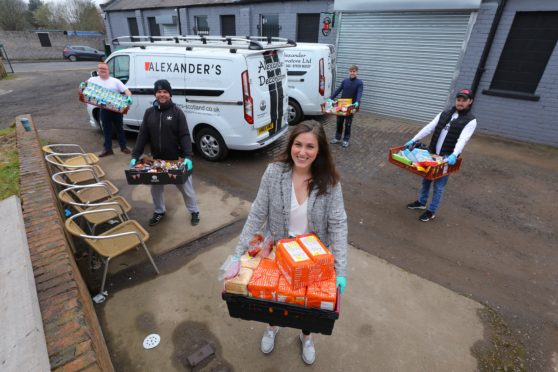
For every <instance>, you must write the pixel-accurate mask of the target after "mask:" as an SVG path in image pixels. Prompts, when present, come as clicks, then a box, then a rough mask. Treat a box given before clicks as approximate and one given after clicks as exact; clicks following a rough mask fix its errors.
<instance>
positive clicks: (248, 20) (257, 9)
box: [105, 0, 336, 44]
mask: <svg viewBox="0 0 558 372" xmlns="http://www.w3.org/2000/svg"><path fill="white" fill-rule="evenodd" d="M326 12H333V0H317V1H304V2H303V1H284V2H264V3H261V4H258V3H254V4H243V5H220V6H196V7H182V8H178V9H175V8H157V9H149V10H136V11H135V12H134V11H109V12H107V13H106V14H107V15H106V17H105V19H106V23H108V24H109V25H108V26H107V30H109V29H110V34H111V39H112V38H116V37H118V36H126V35H129V34H130V32H129V29H128V21H127V18H128V17H136V19H137V22H138V28H139V30H140V34H142V35H148V34H149V30H148V26H147V17H153V16H161V15H174V16H176V15H177V14H179V16H180V26H181V31H182V35H193V34H194V30H193V28H194V26H195V22H194V17H195V16H200V15H206V16H208V17H207V20H208V23H209V28H210V35H214V36H218V35H221V23H220V15H229V14H230V15H234V16H235V22H236V34H237V35H239V36H246V35H258V33H259V31H258V27H257V26H258V24H259V19H260V18H259V17H260V14H278V15H279V23H280V25H281V30H280V33H279V35H280V36H281V37H285V38H289V39H293V40H295V39H296V31H297V16H296V15H297V14H298V13H314V14H316V13H326ZM324 16H325V15H324V14H321V17H320V26H319V27H320V30H319V31H320V32H319V39H318V40H319V42H320V43H328V44H335V38H336V34H335V28H333V30H332V32H331V33H330V34H329V35H328V36H324V35H323V34H322V33H321V24H322V21H323V18H324Z"/></svg>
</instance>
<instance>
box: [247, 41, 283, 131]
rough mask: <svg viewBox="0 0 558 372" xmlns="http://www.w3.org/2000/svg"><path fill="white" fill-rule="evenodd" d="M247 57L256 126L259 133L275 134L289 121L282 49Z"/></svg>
mask: <svg viewBox="0 0 558 372" xmlns="http://www.w3.org/2000/svg"><path fill="white" fill-rule="evenodd" d="M246 61H247V65H248V75H249V83H250V96H251V101H252V103H253V121H254V128H255V129H256V130H257V131H258V137H261V138H265V137H272V136H273V135H275V134H276V133H280V132H281V131H282V129H283V127H284V126H285V125H287V108H288V96H287V92H286V89H287V69H286V67H285V63H284V55H283V51H282V50H268V51H265V52H259V53H253V54H249V55H247V56H246ZM245 101H246V98H245ZM245 109H246V104H245ZM265 134H267V135H266V136H264V135H265Z"/></svg>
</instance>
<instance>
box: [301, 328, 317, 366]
mask: <svg viewBox="0 0 558 372" xmlns="http://www.w3.org/2000/svg"><path fill="white" fill-rule="evenodd" d="M300 342H301V343H302V360H303V361H304V363H306V364H313V363H314V362H315V361H316V349H315V348H314V340H312V335H308V336H305V335H303V334H302V333H301V334H300Z"/></svg>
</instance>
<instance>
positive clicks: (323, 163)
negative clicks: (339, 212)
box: [277, 120, 339, 195]
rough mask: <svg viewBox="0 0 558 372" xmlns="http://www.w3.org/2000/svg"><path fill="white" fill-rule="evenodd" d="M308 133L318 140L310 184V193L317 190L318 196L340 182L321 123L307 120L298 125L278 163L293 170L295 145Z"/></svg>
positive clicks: (311, 168)
mask: <svg viewBox="0 0 558 372" xmlns="http://www.w3.org/2000/svg"><path fill="white" fill-rule="evenodd" d="M308 132H312V133H313V134H314V135H315V136H316V138H317V140H318V155H317V156H316V159H315V160H314V162H313V163H312V165H311V166H310V172H311V173H312V179H311V180H310V182H309V183H308V192H310V191H311V190H312V189H313V188H317V189H318V195H322V194H325V193H326V192H327V188H328V186H335V185H337V182H339V173H338V172H337V169H336V168H335V163H334V162H333V158H332V156H331V152H330V151H329V144H328V142H327V137H326V134H325V131H324V128H323V127H322V125H321V124H320V123H318V122H317V121H315V120H306V121H303V122H301V123H299V124H298V125H296V126H295V127H294V129H293V130H292V131H291V133H290V134H289V141H288V142H287V147H286V148H285V149H284V150H283V152H281V153H280V154H279V156H278V158H277V161H280V162H283V163H285V164H288V165H289V166H290V167H291V169H292V168H293V166H294V161H293V159H292V157H291V148H292V147H293V143H294V141H295V139H296V137H298V136H299V135H300V134H302V133H308Z"/></svg>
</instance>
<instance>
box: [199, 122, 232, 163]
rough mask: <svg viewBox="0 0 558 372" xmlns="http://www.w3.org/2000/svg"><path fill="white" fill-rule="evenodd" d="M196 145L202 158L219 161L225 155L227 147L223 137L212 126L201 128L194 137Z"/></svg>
mask: <svg viewBox="0 0 558 372" xmlns="http://www.w3.org/2000/svg"><path fill="white" fill-rule="evenodd" d="M196 147H197V148H198V150H199V151H200V155H201V156H202V158H204V159H206V160H209V161H219V160H222V159H224V158H225V157H227V155H228V154H229V149H228V148H227V145H225V141H224V140H223V137H221V135H220V134H219V132H217V131H216V130H215V129H212V128H203V129H202V130H200V132H199V133H198V135H197V137H196Z"/></svg>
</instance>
